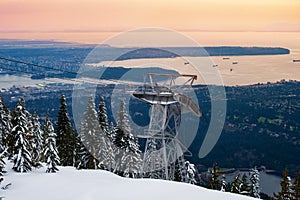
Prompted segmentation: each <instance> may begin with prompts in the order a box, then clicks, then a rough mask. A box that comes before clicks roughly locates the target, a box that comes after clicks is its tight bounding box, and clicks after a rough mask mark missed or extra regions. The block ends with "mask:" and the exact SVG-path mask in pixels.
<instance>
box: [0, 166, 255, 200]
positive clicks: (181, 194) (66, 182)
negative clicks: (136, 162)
mask: <svg viewBox="0 0 300 200" xmlns="http://www.w3.org/2000/svg"><path fill="white" fill-rule="evenodd" d="M9 167H10V164H9V163H8V168H9ZM59 169H60V171H59V172H57V173H54V174H48V173H45V168H40V169H38V170H34V171H33V172H30V173H23V174H20V173H15V172H13V171H12V170H10V169H7V171H8V173H7V174H6V175H5V177H4V179H5V181H4V184H2V186H3V185H5V184H8V183H12V185H11V186H10V187H9V188H8V189H7V190H1V191H0V197H5V199H9V200H22V199H25V200H35V199H36V200H100V199H103V200H111V199H113V200H120V199H122V200H127V199H128V200H135V199H136V200H154V199H155V200H160V199H161V200H168V199H171V200H176V199H180V200H182V199H189V200H193V199H207V200H247V199H249V200H250V199H252V198H249V197H245V196H241V195H235V194H230V193H223V192H219V191H213V190H208V189H205V188H201V187H198V186H193V185H190V184H184V183H177V182H170V181H163V180H153V179H127V178H122V177H119V176H117V175H114V174H112V173H110V172H107V171H101V170H75V169H74V168H72V167H60V168H59Z"/></svg>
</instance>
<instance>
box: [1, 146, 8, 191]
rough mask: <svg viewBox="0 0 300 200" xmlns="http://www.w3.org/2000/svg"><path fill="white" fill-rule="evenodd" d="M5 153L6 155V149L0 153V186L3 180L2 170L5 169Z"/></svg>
mask: <svg viewBox="0 0 300 200" xmlns="http://www.w3.org/2000/svg"><path fill="white" fill-rule="evenodd" d="M6 153H7V148H6V149H4V150H3V149H1V151H0V185H1V182H2V181H3V180H4V179H3V173H5V171H4V169H5V164H6V163H5V161H4V158H5V157H6Z"/></svg>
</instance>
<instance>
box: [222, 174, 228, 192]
mask: <svg viewBox="0 0 300 200" xmlns="http://www.w3.org/2000/svg"><path fill="white" fill-rule="evenodd" d="M226 191H227V182H226V177H225V174H223V175H222V180H221V192H226Z"/></svg>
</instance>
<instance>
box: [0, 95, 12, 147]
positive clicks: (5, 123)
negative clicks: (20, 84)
mask: <svg viewBox="0 0 300 200" xmlns="http://www.w3.org/2000/svg"><path fill="white" fill-rule="evenodd" d="M11 129H12V124H11V115H10V112H9V110H8V108H7V107H6V106H5V104H4V102H3V99H2V97H0V145H1V146H0V148H1V149H2V150H3V149H4V147H6V146H8V145H7V143H8V141H7V140H8V137H9V134H10V132H11Z"/></svg>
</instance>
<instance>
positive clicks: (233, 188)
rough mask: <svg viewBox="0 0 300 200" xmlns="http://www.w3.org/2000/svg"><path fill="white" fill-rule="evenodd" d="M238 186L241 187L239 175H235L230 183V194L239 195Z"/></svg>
mask: <svg viewBox="0 0 300 200" xmlns="http://www.w3.org/2000/svg"><path fill="white" fill-rule="evenodd" d="M240 185H241V180H240V174H237V175H236V176H235V177H234V178H233V180H232V182H231V185H230V192H232V193H237V194H240Z"/></svg>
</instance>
